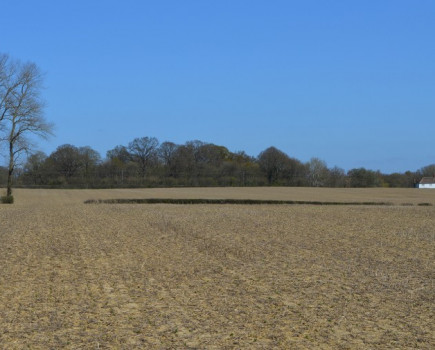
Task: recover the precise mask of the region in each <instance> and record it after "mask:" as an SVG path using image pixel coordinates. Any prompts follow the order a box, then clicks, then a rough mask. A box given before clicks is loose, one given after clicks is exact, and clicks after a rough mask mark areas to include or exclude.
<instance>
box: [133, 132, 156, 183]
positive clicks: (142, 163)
mask: <svg viewBox="0 0 435 350" xmlns="http://www.w3.org/2000/svg"><path fill="white" fill-rule="evenodd" d="M158 146H159V141H158V140H157V139H156V138H155V137H141V138H136V139H134V140H133V141H132V142H130V143H129V144H128V150H129V152H130V155H131V157H132V158H133V161H135V162H137V163H138V164H139V168H140V174H141V176H142V178H145V175H146V172H147V170H148V167H149V166H151V165H152V164H153V163H154V162H155V161H156V160H157V148H158Z"/></svg>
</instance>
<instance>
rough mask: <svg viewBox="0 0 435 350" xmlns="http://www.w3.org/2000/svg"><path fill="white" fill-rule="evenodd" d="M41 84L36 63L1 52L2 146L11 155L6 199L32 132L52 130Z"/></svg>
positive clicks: (9, 195)
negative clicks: (16, 58) (46, 116)
mask: <svg viewBox="0 0 435 350" xmlns="http://www.w3.org/2000/svg"><path fill="white" fill-rule="evenodd" d="M41 87H42V75H41V73H40V71H39V69H38V67H37V66H36V65H35V64H34V63H21V62H20V61H16V60H12V59H10V58H9V56H7V55H4V54H0V146H2V147H4V148H5V149H6V154H7V159H8V167H7V169H6V187H7V193H6V197H5V198H6V200H9V199H11V198H12V197H11V195H12V179H13V175H14V172H15V171H16V167H17V164H18V161H19V159H20V156H21V155H23V154H27V153H28V152H29V151H30V150H31V148H32V143H31V142H30V139H29V136H31V135H32V134H33V135H37V136H41V137H46V136H48V135H50V134H51V131H52V125H51V124H49V123H47V122H46V121H45V119H44V117H43V107H44V103H43V101H42V99H41V95H40V91H41ZM4 172H5V171H3V175H5V174H4ZM8 198H9V199H8Z"/></svg>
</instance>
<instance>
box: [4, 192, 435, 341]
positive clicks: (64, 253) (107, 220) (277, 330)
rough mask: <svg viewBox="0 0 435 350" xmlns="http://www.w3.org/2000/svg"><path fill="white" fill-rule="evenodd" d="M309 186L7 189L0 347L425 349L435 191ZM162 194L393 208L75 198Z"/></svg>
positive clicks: (429, 336)
mask: <svg viewBox="0 0 435 350" xmlns="http://www.w3.org/2000/svg"><path fill="white" fill-rule="evenodd" d="M315 191H316V189H305V194H304V189H277V188H273V189H267V188H265V189H178V190H164V189H160V190H89V191H88V190H83V191H82V190H69V191H68V190H63V191H60V190H16V191H15V193H14V194H15V204H13V205H0V223H1V224H0V225H1V226H0V348H1V349H26V348H29V349H60V348H65V349H141V348H143V349H172V348H174V349H175V348H176V349H240V348H242V349H274V348H276V349H304V348H307V349H312V348H320V349H367V348H372V349H374V348H376V349H382V348H385V349H387V348H409V349H433V348H435V336H434V334H435V327H434V321H433V315H434V314H435V313H434V311H435V309H434V305H435V304H434V301H435V300H434V299H435V289H434V288H435V283H434V277H435V206H417V205H416V204H418V203H421V202H426V203H432V204H434V198H435V191H433V192H430V190H427V191H424V190H414V189H411V190H390V191H388V190H375V189H374V190H365V191H364V190H357V191H356V190H354V191H351V190H348V191H345V190H319V189H317V192H315ZM159 196H162V197H165V198H169V197H174V198H176V197H177V196H178V197H179V198H189V197H190V198H254V199H258V198H260V199H290V200H319V199H320V200H322V201H325V200H329V199H330V200H331V201H332V200H333V201H337V200H343V201H349V200H350V201H359V200H360V201H364V200H367V199H368V200H371V201H374V200H379V201H389V202H393V203H395V204H397V205H392V206H312V205H202V204H198V205H173V204H83V201H84V200H87V199H107V198H145V197H153V198H155V197H159ZM404 203H407V204H414V205H413V206H409V205H407V206H403V205H401V204H404Z"/></svg>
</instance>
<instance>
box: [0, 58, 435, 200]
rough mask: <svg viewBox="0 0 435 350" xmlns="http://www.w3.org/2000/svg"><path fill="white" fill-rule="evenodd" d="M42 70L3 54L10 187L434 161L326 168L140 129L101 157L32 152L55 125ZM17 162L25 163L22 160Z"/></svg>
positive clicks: (208, 180) (224, 180)
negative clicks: (47, 111)
mask: <svg viewBox="0 0 435 350" xmlns="http://www.w3.org/2000/svg"><path fill="white" fill-rule="evenodd" d="M41 88H42V75H41V73H40V70H39V69H38V67H37V66H36V65H35V64H34V63H21V62H20V61H17V60H12V59H10V58H9V57H8V56H7V55H4V54H0V146H1V147H2V149H5V154H6V156H7V159H8V162H7V163H8V165H7V167H0V186H4V185H6V187H7V196H6V198H7V197H11V194H12V180H14V181H15V183H16V184H17V185H21V186H47V187H133V186H134V187H135V186H260V185H283V186H318V187H320V186H325V187H326V186H328V187H375V186H388V187H412V186H413V185H414V184H415V182H416V180H417V179H419V178H421V177H422V176H433V174H435V165H431V166H427V167H425V168H422V169H420V170H419V171H417V172H410V171H408V172H405V173H403V174H399V173H395V174H389V175H385V174H381V173H380V172H379V171H372V170H367V169H364V168H359V169H352V170H350V171H348V172H347V173H346V172H345V171H344V170H343V169H340V168H338V167H334V168H328V167H327V165H326V163H325V162H324V161H322V160H320V159H318V158H312V159H311V160H310V161H309V162H307V163H303V162H301V161H299V160H298V159H295V158H292V157H289V156H288V155H287V154H285V153H284V152H282V151H280V150H278V149H276V148H275V147H269V148H267V149H266V150H264V151H263V152H261V153H260V154H259V155H258V156H257V157H251V156H249V155H247V154H246V153H245V152H243V151H242V152H236V153H233V152H230V151H229V150H228V149H227V148H226V147H224V146H218V145H214V144H210V143H205V142H201V141H197V140H195V141H189V142H186V143H185V144H183V145H177V144H175V143H173V142H163V143H161V144H160V143H159V141H158V140H157V139H156V138H154V137H141V138H136V139H134V140H133V141H131V142H130V143H129V144H128V145H126V146H123V145H120V146H116V147H115V148H114V149H112V150H110V151H108V152H107V155H106V157H105V158H104V159H103V158H102V157H101V155H100V154H99V153H98V152H97V151H95V150H94V149H92V148H91V147H76V146H73V145H62V146H59V147H58V148H57V149H56V150H55V151H54V152H53V153H51V154H50V155H48V156H47V155H45V154H44V153H42V152H37V153H33V154H31V155H30V156H29V157H27V161H26V162H24V163H20V160H22V158H24V157H22V156H23V154H26V155H29V152H30V151H31V150H32V148H33V147H32V146H33V145H32V143H31V142H30V139H29V136H31V135H37V136H40V137H47V136H48V135H50V134H51V133H52V125H51V124H50V123H47V122H46V121H45V119H44V117H43V108H44V103H43V101H42V99H41V95H40V92H41ZM19 164H24V165H23V166H22V167H18V165H19Z"/></svg>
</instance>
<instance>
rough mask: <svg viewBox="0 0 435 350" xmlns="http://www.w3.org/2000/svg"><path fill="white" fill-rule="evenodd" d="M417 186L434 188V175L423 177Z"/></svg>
mask: <svg viewBox="0 0 435 350" xmlns="http://www.w3.org/2000/svg"><path fill="white" fill-rule="evenodd" d="M417 188H434V189H435V176H434V177H424V178H422V179H421V180H420V182H419V183H418V184H417Z"/></svg>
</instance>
